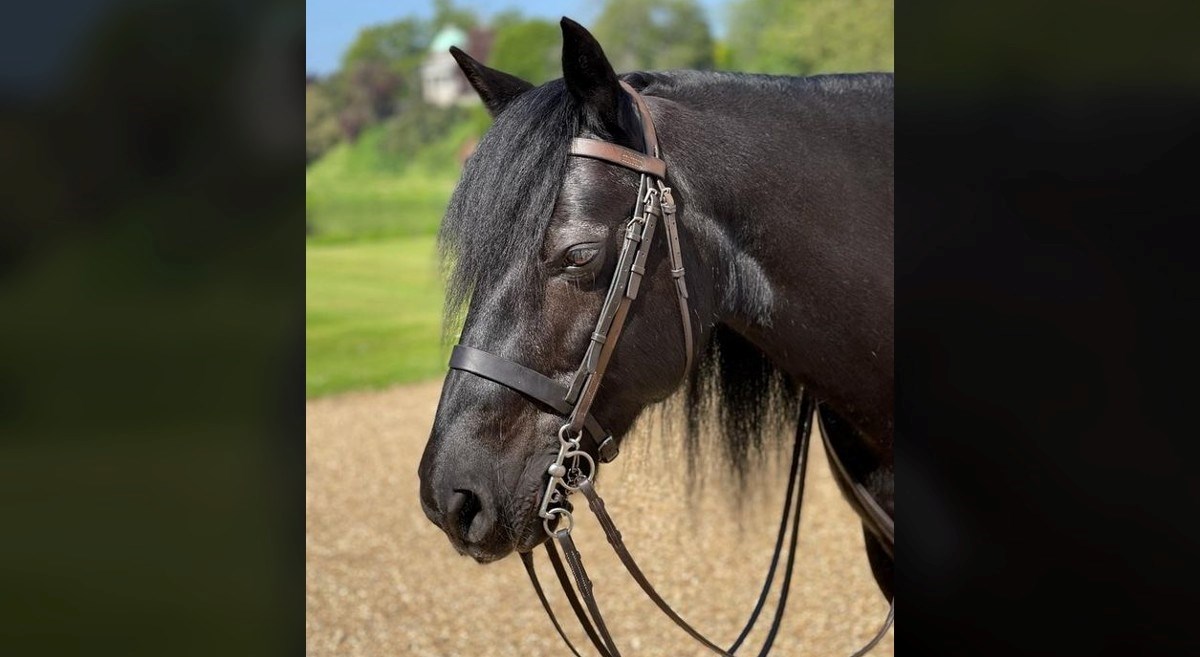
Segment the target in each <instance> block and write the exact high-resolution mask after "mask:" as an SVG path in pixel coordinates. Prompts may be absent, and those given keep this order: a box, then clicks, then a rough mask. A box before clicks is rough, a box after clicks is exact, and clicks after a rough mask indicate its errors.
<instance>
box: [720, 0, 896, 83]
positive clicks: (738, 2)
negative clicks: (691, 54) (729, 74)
mask: <svg viewBox="0 0 1200 657" xmlns="http://www.w3.org/2000/svg"><path fill="white" fill-rule="evenodd" d="M729 12H730V13H729V19H730V20H729V37H728V43H729V51H730V52H729V57H730V66H731V68H733V69H735V70H739V71H753V72H757V73H780V74H790V75H809V74H814V73H849V72H856V71H892V70H895V68H896V66H895V53H894V49H895V34H894V33H895V3H894V0H792V1H789V2H779V1H778V0H734V2H733V3H732V4H731V5H730V7H729Z"/></svg>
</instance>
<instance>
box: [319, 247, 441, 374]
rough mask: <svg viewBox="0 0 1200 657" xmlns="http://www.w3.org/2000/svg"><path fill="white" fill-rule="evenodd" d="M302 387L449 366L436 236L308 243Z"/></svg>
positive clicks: (429, 371)
mask: <svg viewBox="0 0 1200 657" xmlns="http://www.w3.org/2000/svg"><path fill="white" fill-rule="evenodd" d="M305 277H306V280H307V287H306V291H305V297H306V304H305V306H306V307H305V355H306V357H307V365H306V370H305V377H304V384H305V394H306V395H307V396H308V397H316V396H320V395H326V394H330V393H334V392H340V391H344V390H352V389H357V388H379V387H382V386H386V385H389V384H393V383H402V382H408V381H419V380H422V379H428V378H431V377H436V376H439V375H440V374H442V373H443V372H445V371H446V360H447V358H448V356H449V350H448V349H443V348H442V343H441V310H442V284H441V279H440V277H439V275H438V268H437V255H436V246H435V241H434V237H433V236H431V235H426V236H418V237H401V238H390V239H380V240H374V241H355V242H346V243H320V242H312V241H310V242H309V243H308V244H306V245H305Z"/></svg>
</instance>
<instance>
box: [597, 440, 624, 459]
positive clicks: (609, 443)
mask: <svg viewBox="0 0 1200 657" xmlns="http://www.w3.org/2000/svg"><path fill="white" fill-rule="evenodd" d="M596 452H597V455H598V456H599V457H600V462H601V463H612V461H613V459H615V458H617V455H618V454H620V453H621V448H620V446H618V445H617V441H616V439H614V438H613V437H612V436H609V437H608V438H605V439H604V442H602V443H600V447H598V448H597V449H596Z"/></svg>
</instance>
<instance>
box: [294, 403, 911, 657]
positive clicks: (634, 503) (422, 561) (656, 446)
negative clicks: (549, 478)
mask: <svg viewBox="0 0 1200 657" xmlns="http://www.w3.org/2000/svg"><path fill="white" fill-rule="evenodd" d="M440 387H441V382H440V381H436V382H431V383H424V384H418V385H411V386H402V387H396V388H391V389H389V390H384V391H380V392H365V393H351V394H346V395H341V396H337V397H327V398H322V399H318V400H314V401H310V402H308V403H307V408H306V416H307V430H306V446H307V457H306V465H307V486H306V494H305V507H306V511H305V513H306V519H307V531H306V536H305V542H306V548H305V549H306V555H307V560H306V565H305V571H306V572H305V579H306V584H305V589H306V602H307V612H306V621H305V637H306V646H307V653H308V655H311V656H320V655H371V656H399V655H522V656H524V655H564V654H569V653H568V652H567V650H566V648H565V647H564V646H563V645H562V644H561V641H560V640H559V638H558V637H557V636H556V635H555V633H554V629H553V628H552V627H551V626H550V623H549V621H548V620H547V619H546V617H545V613H544V612H543V611H542V608H541V606H540V605H539V604H538V601H537V598H536V597H535V595H534V593H533V591H532V590H531V589H530V587H529V582H528V580H527V579H526V576H525V572H524V570H523V569H522V567H521V563H520V560H519V559H517V558H516V557H509V558H506V559H504V560H502V561H499V562H497V563H493V564H489V565H486V566H483V565H479V564H477V563H475V562H474V561H472V560H471V559H469V558H466V557H461V556H459V555H458V554H457V553H456V552H455V551H454V550H453V548H451V547H450V543H449V542H448V541H447V540H446V538H445V536H444V535H443V534H442V533H441V531H440V530H438V529H437V528H436V527H434V526H433V525H432V524H430V522H429V521H428V520H426V518H425V515H424V514H423V513H422V512H421V508H420V502H419V501H418V497H417V485H418V482H417V464H418V462H419V461H420V458H421V451H422V449H423V448H424V445H425V441H426V438H427V437H428V432H429V427H430V424H431V423H432V420H433V414H434V410H435V408H436V407H437V401H438V393H439V390H440ZM678 445H679V440H678V439H671V438H670V437H668V436H667V435H665V433H663V432H657V433H653V432H647V433H645V434H642V435H637V436H634V437H633V438H631V440H630V441H629V443H628V444H626V445H625V447H624V448H623V450H622V454H621V458H619V459H618V460H617V461H616V462H614V463H612V464H610V465H608V466H605V471H604V472H603V473H602V474H601V478H600V480H599V482H598V488H599V490H600V492H601V494H603V495H604V496H605V499H606V501H607V503H608V507H609V511H610V513H611V514H612V515H613V518H614V519H615V520H616V522H617V524H618V526H619V527H620V528H621V530H622V533H623V534H624V536H625V541H626V544H627V545H628V546H629V549H630V550H631V551H632V552H633V554H634V556H635V557H637V558H638V561H639V563H640V564H641V566H642V568H643V570H645V572H646V575H647V576H648V577H649V578H650V580H651V581H652V582H654V584H655V586H656V587H657V588H658V590H659V592H660V593H662V595H663V597H665V598H666V599H667V600H668V601H669V602H671V603H672V604H673V605H674V606H675V607H676V609H677V610H678V611H679V612H680V614H681V615H683V616H684V618H686V619H688V620H689V621H690V622H692V623H693V624H694V625H696V626H697V627H698V629H700V630H701V631H702V632H705V633H706V634H708V636H710V637H711V638H713V639H714V640H716V641H717V642H718V643H728V642H729V641H731V640H732V639H733V638H734V637H736V636H737V632H738V631H739V630H740V629H741V626H742V623H744V622H745V617H746V615H747V614H748V613H749V612H750V610H751V609H752V608H753V603H754V600H755V599H756V597H757V594H758V587H759V586H761V583H762V577H763V575H764V574H765V572H766V568H767V564H768V563H769V560H770V556H771V549H772V547H773V541H774V534H775V530H776V527H777V523H778V514H779V512H780V510H781V504H782V495H783V486H784V483H785V482H786V479H787V472H786V468H785V467H784V466H785V465H786V464H781V463H780V462H779V459H778V458H775V457H773V458H770V459H769V463H768V464H767V466H766V467H765V468H764V469H763V470H762V473H763V474H762V476H761V478H760V479H759V482H760V485H759V486H758V487H756V488H754V489H752V490H751V491H750V492H749V493H748V494H747V495H746V496H745V498H744V499H743V500H742V502H741V504H740V506H739V504H738V503H737V502H735V501H732V500H730V499H727V498H728V497H729V495H728V492H729V491H730V490H732V489H731V487H730V486H729V484H728V482H727V481H726V480H725V478H724V475H723V474H722V473H721V472H719V470H717V469H715V468H714V469H702V472H701V474H702V478H703V485H702V486H700V487H698V489H697V490H695V491H692V492H689V491H688V487H687V486H685V485H683V482H684V481H685V475H684V472H683V468H682V466H680V465H679V464H680V463H681V461H682V459H681V458H680V454H681V449H680V448H679V446H678ZM652 450H653V451H652ZM811 458H812V459H813V460H812V462H811V465H810V467H809V473H808V477H809V479H808V488H807V490H806V492H805V500H804V516H803V520H802V522H801V535H800V545H799V548H798V555H797V563H796V572H795V575H794V580H793V584H792V592H791V597H790V599H789V602H788V611H787V615H786V617H785V620H784V624H783V629H782V630H781V632H780V637H779V639H778V640H777V641H776V650H775V652H774V653H773V654H777V655H803V656H810V655H811V656H822V657H824V656H833V657H844V656H845V655H848V654H849V653H850V652H851V651H852V650H854V649H856V648H857V647H858V646H859V645H860V644H861V643H862V642H863V641H865V640H866V638H867V637H869V636H870V635H871V634H872V633H873V632H874V631H875V629H876V628H877V627H878V624H879V622H881V621H882V620H883V617H884V615H885V614H886V612H887V604H886V603H885V602H884V601H883V597H882V596H881V595H880V594H879V592H878V589H876V587H875V583H874V580H873V579H872V578H871V573H870V568H869V567H868V565H867V559H866V554H865V553H864V552H863V547H862V546H863V539H862V534H861V529H860V525H859V524H858V522H857V520H856V518H855V516H854V514H853V512H851V510H850V507H849V506H848V505H847V504H846V503H845V501H843V500H842V499H841V497H840V495H839V493H838V492H837V490H836V488H835V486H834V483H833V480H832V479H831V478H830V475H829V468H828V464H827V462H826V461H825V456H824V454H823V453H822V452H821V449H820V441H819V440H817V441H815V442H814V444H813V451H812V452H811ZM576 506H577V507H578V508H580V509H583V508H586V505H584V506H580V505H578V504H577V505H576ZM577 519H578V524H577V527H576V530H575V532H574V537H575V540H576V542H577V543H578V545H579V549H580V551H581V552H582V553H583V557H584V561H585V563H586V564H587V566H588V570H589V573H590V574H591V576H592V580H593V582H594V584H595V587H596V591H597V593H596V595H597V599H598V600H599V602H600V605H601V608H602V609H603V610H604V613H605V618H606V620H607V622H608V626H609V629H610V630H611V631H612V633H613V637H614V638H615V639H616V641H617V645H618V647H620V648H621V650H622V652H623V653H624V654H626V655H707V654H711V653H708V652H707V651H705V650H704V649H703V648H702V647H700V646H699V645H698V644H695V643H692V642H691V639H690V638H688V637H687V636H686V635H685V634H684V633H683V632H682V631H680V630H679V629H678V628H676V627H675V626H674V625H673V624H671V622H670V621H669V620H667V619H666V618H665V617H663V616H662V615H661V613H660V612H659V611H658V609H657V608H656V607H654V605H653V603H651V602H650V601H649V600H648V599H646V598H645V597H644V595H643V594H642V593H641V591H640V590H639V589H638V588H637V585H636V584H635V583H634V582H633V581H632V580H631V579H630V578H629V577H628V575H627V574H625V572H624V570H623V569H621V566H620V563H619V562H618V561H617V559H616V557H615V556H614V555H613V553H612V551H611V549H610V548H609V546H608V544H607V543H606V542H605V540H604V537H603V535H602V534H601V533H600V530H599V528H598V527H596V525H595V521H594V519H593V518H592V516H591V514H589V513H586V512H585V513H580V514H577ZM538 554H539V556H540V557H542V558H541V559H539V565H540V566H544V568H543V569H542V570H541V573H542V575H543V583H544V584H546V585H547V587H548V589H549V588H550V587H551V586H554V587H555V588H556V584H555V582H553V577H554V575H553V572H552V571H551V570H550V568H549V565H548V564H546V562H545V559H544V555H543V554H541V552H540V551H539V552H538ZM681 555H686V557H685V556H681ZM550 594H551V595H552V598H551V600H552V602H554V603H555V606H556V609H558V610H559V611H560V617H562V615H565V616H567V617H571V616H572V615H571V611H570V608H569V607H568V606H567V605H566V603H565V601H564V600H563V598H562V595H561V592H560V591H557V590H554V591H551V593H550ZM773 609H774V607H773V606H769V607H768V608H767V610H766V611H765V612H764V614H765V615H766V616H767V617H766V618H764V619H762V620H760V622H759V629H757V630H756V631H755V633H754V634H752V635H751V638H750V640H749V641H748V645H747V647H746V648H745V649H744V650H743V652H744V653H745V654H748V655H753V654H756V653H757V649H758V643H759V641H761V638H762V636H763V635H764V634H765V630H766V628H767V627H768V626H769V624H770V623H769V621H770V618H769V614H770V613H771V611H772V610H773ZM568 620H570V621H571V623H573V620H574V619H573V617H572V618H569V619H568ZM568 625H569V627H570V629H568V632H571V633H572V636H573V637H578V640H577V641H576V645H581V643H586V639H585V638H584V637H583V635H582V632H581V631H580V630H579V629H578V628H577V627H575V626H574V625H573V624H570V623H569V624H568ZM589 648H590V646H589ZM894 650H895V630H894V629H893V630H892V631H891V632H890V633H889V635H888V636H887V637H886V638H885V639H884V641H883V643H881V644H880V645H879V646H878V647H877V648H876V649H875V651H874V652H873V653H872V655H876V656H879V657H883V656H886V655H893V654H894ZM585 654H590V652H589V653H585Z"/></svg>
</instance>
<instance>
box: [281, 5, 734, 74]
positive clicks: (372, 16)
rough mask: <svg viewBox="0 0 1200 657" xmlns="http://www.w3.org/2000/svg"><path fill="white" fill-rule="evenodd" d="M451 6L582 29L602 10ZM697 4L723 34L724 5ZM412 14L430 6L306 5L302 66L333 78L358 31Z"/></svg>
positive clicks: (423, 13)
mask: <svg viewBox="0 0 1200 657" xmlns="http://www.w3.org/2000/svg"><path fill="white" fill-rule="evenodd" d="M454 4H455V6H458V7H465V8H469V9H472V10H474V11H475V12H476V13H477V14H479V15H480V16H481V17H483V18H485V19H486V18H488V17H490V16H492V15H493V14H496V13H498V12H501V11H504V10H506V9H512V8H517V9H520V10H521V13H522V14H524V15H526V16H536V17H539V18H547V19H551V20H558V19H559V18H561V17H562V16H570V17H571V18H573V19H575V20H577V21H579V22H580V23H582V24H584V25H585V26H586V25H588V24H589V23H590V22H592V21H593V20H595V18H596V16H598V15H599V13H600V7H601V3H600V2H596V1H595V0H592V1H591V2H588V1H585V0H522V1H520V2H495V1H493V2H487V1H486V0H457V2H455V3H454ZM700 4H701V5H703V6H704V8H705V9H706V10H707V12H708V20H709V25H710V26H711V27H712V29H713V31H714V32H715V33H716V34H717V35H720V34H722V33H723V27H724V26H723V25H722V23H723V22H724V21H723V18H724V7H725V4H726V3H725V2H724V1H723V0H700ZM412 15H416V16H419V17H421V18H429V17H430V16H432V15H433V1H432V0H417V1H399V0H391V1H381V0H308V2H307V4H306V5H305V19H306V27H305V53H304V64H305V67H306V68H307V70H308V72H309V73H318V74H321V75H324V74H327V73H332V72H333V71H334V70H336V69H337V65H338V61H339V60H340V59H341V57H342V52H344V51H345V50H346V48H347V47H348V46H349V45H350V43H351V42H352V41H353V40H354V37H355V35H357V34H358V31H359V30H360V29H362V28H364V27H366V26H368V25H374V24H376V23H384V22H387V21H393V20H397V19H400V18H404V17H405V16H412Z"/></svg>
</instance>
